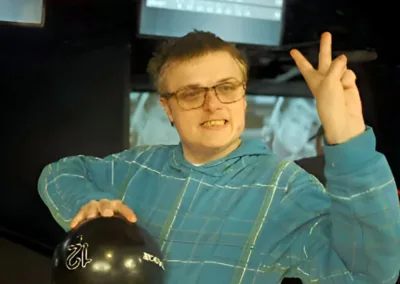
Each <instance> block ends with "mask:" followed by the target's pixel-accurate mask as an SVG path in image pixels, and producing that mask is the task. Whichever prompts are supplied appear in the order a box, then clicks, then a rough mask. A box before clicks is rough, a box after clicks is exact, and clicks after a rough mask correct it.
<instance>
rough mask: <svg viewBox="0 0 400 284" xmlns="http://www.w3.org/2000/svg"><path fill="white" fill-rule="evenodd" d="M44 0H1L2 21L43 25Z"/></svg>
mask: <svg viewBox="0 0 400 284" xmlns="http://www.w3.org/2000/svg"><path fill="white" fill-rule="evenodd" d="M43 1H44V0H0V22H5V23H10V24H17V25H18V24H19V25H32V26H41V25H43V18H44V17H43V16H44V5H43Z"/></svg>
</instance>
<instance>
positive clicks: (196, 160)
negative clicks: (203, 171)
mask: <svg viewBox="0 0 400 284" xmlns="http://www.w3.org/2000/svg"><path fill="white" fill-rule="evenodd" d="M240 143H241V140H240V139H237V140H236V141H234V142H233V143H231V144H229V145H228V146H225V147H221V148H214V149H210V148H206V147H198V146H196V147H190V146H187V145H184V144H183V143H182V148H183V155H184V157H185V159H186V160H187V161H188V162H189V163H191V164H194V165H202V164H206V163H210V162H213V161H216V160H218V159H221V158H223V157H226V156H228V155H229V154H230V153H232V152H233V151H235V150H236V149H237V147H239V145H240Z"/></svg>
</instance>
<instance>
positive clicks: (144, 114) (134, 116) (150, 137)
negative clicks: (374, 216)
mask: <svg viewBox="0 0 400 284" xmlns="http://www.w3.org/2000/svg"><path fill="white" fill-rule="evenodd" d="M246 99H247V113H246V128H245V130H244V132H243V135H242V139H243V140H245V139H260V140H262V141H264V142H265V144H266V145H267V146H268V148H269V149H271V150H272V151H273V152H275V153H276V154H278V155H279V156H281V157H282V158H285V159H289V160H298V159H301V158H307V157H313V156H315V155H316V154H317V144H316V141H315V139H314V140H311V141H310V137H312V136H314V134H315V133H316V132H317V130H318V128H319V126H320V121H319V118H318V114H317V110H316V107H315V100H314V99H312V98H293V97H290V98H289V97H275V96H261V95H251V94H248V95H247V96H246ZM179 142H180V140H179V136H178V133H177V131H176V129H175V128H174V127H172V126H171V124H170V122H169V120H168V118H167V116H166V114H165V112H164V110H163V108H162V107H161V105H160V103H159V96H158V95H157V94H156V93H147V92H143V93H139V92H132V93H131V94H130V146H131V147H135V146H138V145H159V144H164V145H175V144H178V143H179Z"/></svg>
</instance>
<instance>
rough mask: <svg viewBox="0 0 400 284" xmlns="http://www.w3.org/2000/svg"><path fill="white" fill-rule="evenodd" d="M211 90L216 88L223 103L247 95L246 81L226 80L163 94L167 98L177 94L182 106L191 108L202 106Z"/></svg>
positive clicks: (228, 102) (187, 108)
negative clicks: (207, 85)
mask: <svg viewBox="0 0 400 284" xmlns="http://www.w3.org/2000/svg"><path fill="white" fill-rule="evenodd" d="M210 90H214V92H215V95H216V96H217V99H218V100H219V101H220V102H221V103H223V104H232V103H235V102H237V101H240V100H241V99H242V98H243V97H244V96H245V94H246V92H245V90H246V84H245V83H244V82H235V83H232V82H226V83H221V84H218V85H215V86H212V87H201V88H190V89H183V90H179V91H177V92H175V93H168V94H164V95H163V96H165V97H166V98H167V99H169V98H171V97H173V96H175V97H176V99H177V101H178V104H179V106H180V107H181V108H183V109H185V110H190V109H196V108H200V107H202V106H203V105H204V103H205V101H206V97H207V94H208V93H209V91H210Z"/></svg>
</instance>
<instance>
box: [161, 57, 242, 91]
mask: <svg viewBox="0 0 400 284" xmlns="http://www.w3.org/2000/svg"><path fill="white" fill-rule="evenodd" d="M229 77H233V78H236V79H237V80H242V79H243V73H242V71H241V69H240V67H239V64H238V63H237V61H236V60H235V59H234V58H233V57H232V56H231V55H230V54H229V53H228V52H225V51H218V52H210V53H208V54H206V55H203V56H200V57H196V58H193V59H190V60H185V61H180V62H175V63H171V65H170V66H169V67H168V68H167V70H166V72H165V75H164V82H165V86H166V88H167V89H168V91H171V92H173V91H174V90H177V89H179V88H181V87H184V86H187V85H196V84H197V85H200V86H211V85H213V84H215V83H216V82H218V81H220V80H223V79H226V78H229Z"/></svg>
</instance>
